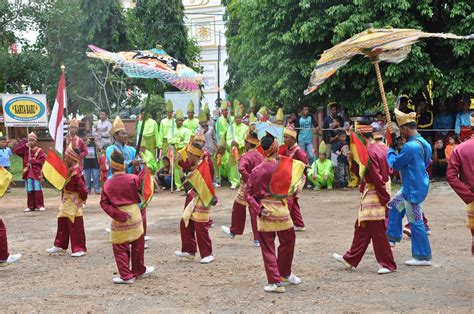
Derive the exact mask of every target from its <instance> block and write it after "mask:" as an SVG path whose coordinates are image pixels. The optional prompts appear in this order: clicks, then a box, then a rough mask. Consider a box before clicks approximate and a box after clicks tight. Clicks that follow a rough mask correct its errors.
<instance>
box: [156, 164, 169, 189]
mask: <svg viewBox="0 0 474 314" xmlns="http://www.w3.org/2000/svg"><path fill="white" fill-rule="evenodd" d="M156 176H157V177H158V183H159V184H160V187H161V189H162V190H166V189H171V165H170V160H169V158H168V157H167V156H165V157H163V167H162V168H161V169H160V170H159V171H158V173H157V174H156Z"/></svg>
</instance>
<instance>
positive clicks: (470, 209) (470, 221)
mask: <svg viewBox="0 0 474 314" xmlns="http://www.w3.org/2000/svg"><path fill="white" fill-rule="evenodd" d="M466 210H467V227H468V228H469V229H474V202H471V203H469V204H468V205H467V207H466Z"/></svg>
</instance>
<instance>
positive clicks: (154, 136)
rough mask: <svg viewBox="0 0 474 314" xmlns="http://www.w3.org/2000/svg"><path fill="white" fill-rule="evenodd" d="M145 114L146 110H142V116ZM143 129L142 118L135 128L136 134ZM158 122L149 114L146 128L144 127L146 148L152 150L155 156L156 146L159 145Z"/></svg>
mask: <svg viewBox="0 0 474 314" xmlns="http://www.w3.org/2000/svg"><path fill="white" fill-rule="evenodd" d="M144 116H145V110H142V112H141V117H142V119H143V117H144ZM141 129H142V120H140V121H138V123H137V125H136V129H135V134H137V135H138V134H140V130H141ZM158 138H159V132H158V123H156V121H155V120H154V119H153V118H152V117H151V116H150V115H148V118H147V119H146V120H145V128H144V129H143V139H142V143H144V144H145V148H146V150H148V151H149V152H151V153H152V154H153V155H154V156H156V147H157V146H158ZM137 141H138V136H137Z"/></svg>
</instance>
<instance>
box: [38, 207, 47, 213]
mask: <svg viewBox="0 0 474 314" xmlns="http://www.w3.org/2000/svg"><path fill="white" fill-rule="evenodd" d="M38 210H39V211H40V212H44V211H45V210H46V208H44V207H40V208H38Z"/></svg>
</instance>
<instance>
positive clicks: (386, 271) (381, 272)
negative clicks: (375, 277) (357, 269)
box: [377, 267, 393, 275]
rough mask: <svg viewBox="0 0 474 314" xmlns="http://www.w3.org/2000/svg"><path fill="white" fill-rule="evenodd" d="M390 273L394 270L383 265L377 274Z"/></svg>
mask: <svg viewBox="0 0 474 314" xmlns="http://www.w3.org/2000/svg"><path fill="white" fill-rule="evenodd" d="M390 273H393V271H392V270H390V269H388V268H385V267H381V268H379V270H378V271H377V274H379V275H384V274H390Z"/></svg>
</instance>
